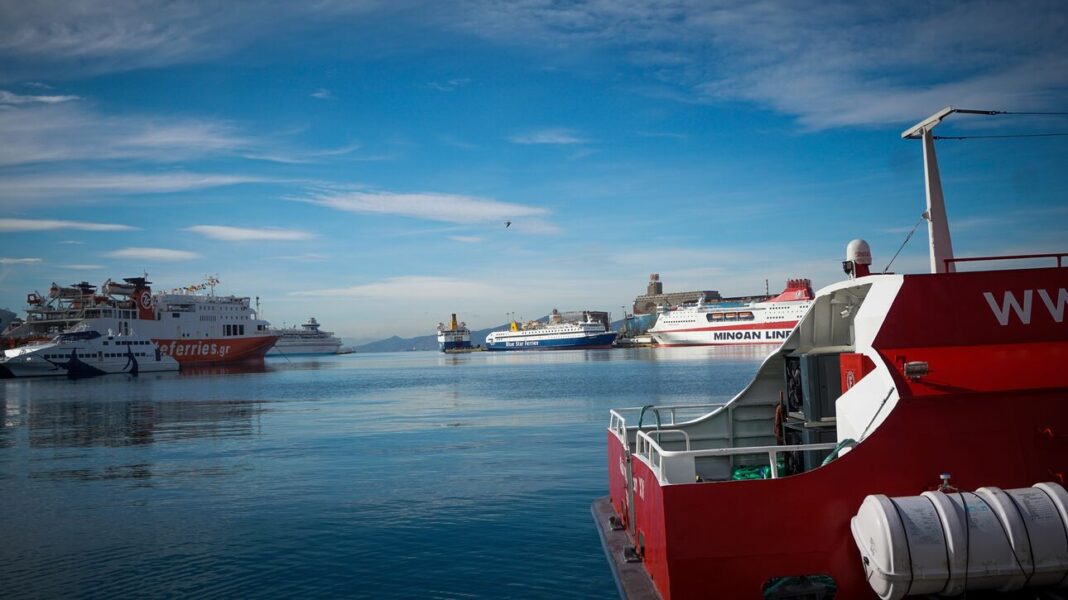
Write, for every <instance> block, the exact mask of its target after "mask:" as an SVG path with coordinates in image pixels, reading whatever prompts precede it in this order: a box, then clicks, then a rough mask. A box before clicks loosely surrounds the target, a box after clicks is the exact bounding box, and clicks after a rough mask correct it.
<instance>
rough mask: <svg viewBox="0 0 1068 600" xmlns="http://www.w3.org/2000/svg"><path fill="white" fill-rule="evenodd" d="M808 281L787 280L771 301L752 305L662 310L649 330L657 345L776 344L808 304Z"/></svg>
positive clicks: (721, 304)
mask: <svg viewBox="0 0 1068 600" xmlns="http://www.w3.org/2000/svg"><path fill="white" fill-rule="evenodd" d="M812 298H813V293H812V284H811V282H810V281H809V280H808V279H791V280H789V281H788V282H787V285H786V289H785V290H784V291H783V292H782V293H781V294H779V295H778V296H776V297H774V298H768V299H766V300H762V301H755V302H731V301H724V302H715V303H705V302H698V303H697V304H695V305H691V306H682V307H679V308H676V309H674V310H664V311H662V312H660V314H659V315H658V317H657V320H656V324H655V325H654V326H653V327H652V329H650V330H649V332H648V333H649V334H650V335H651V336H652V338H653V340H654V341H656V343H657V344H659V345H661V346H718V345H739V344H780V343H782V341H783V340H785V339H786V338H787V337H788V336H789V335H790V332H791V331H792V330H793V328H794V326H795V325H797V322H798V321H800V320H801V317H803V316H804V315H805V311H807V310H808V307H809V305H811V304H812Z"/></svg>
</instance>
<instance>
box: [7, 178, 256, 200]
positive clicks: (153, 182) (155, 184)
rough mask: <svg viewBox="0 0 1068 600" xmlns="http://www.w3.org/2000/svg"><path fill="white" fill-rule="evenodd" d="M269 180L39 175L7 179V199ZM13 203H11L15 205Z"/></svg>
mask: <svg viewBox="0 0 1068 600" xmlns="http://www.w3.org/2000/svg"><path fill="white" fill-rule="evenodd" d="M265 181H269V180H267V179H264V178H262V177H256V176H249V175H211V174H205V173H159V174H152V173H103V172H98V173H62V174H58V173H56V174H48V173H38V174H32V175H16V176H10V177H5V178H3V185H0V206H2V205H3V204H4V202H3V201H4V200H9V201H14V202H18V203H20V204H22V203H24V201H25V200H27V199H38V198H70V197H74V198H77V199H79V200H80V199H83V198H89V197H92V196H94V195H102V194H108V195H116V194H160V193H170V192H182V191H188V190H198V189H205V188H212V187H220V186H228V185H238V184H244V183H262V182H265ZM11 203H12V202H7V204H11Z"/></svg>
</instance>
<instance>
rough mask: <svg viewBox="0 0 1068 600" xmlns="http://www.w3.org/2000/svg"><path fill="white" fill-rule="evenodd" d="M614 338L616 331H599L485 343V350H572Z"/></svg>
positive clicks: (603, 343)
mask: <svg viewBox="0 0 1068 600" xmlns="http://www.w3.org/2000/svg"><path fill="white" fill-rule="evenodd" d="M615 339H616V332H614V331H610V332H608V333H600V334H597V335H592V336H589V337H579V338H561V339H551V338H550V339H537V338H534V339H518V340H508V341H504V342H494V343H492V344H490V343H487V344H486V350H572V349H576V350H577V349H582V348H591V347H598V346H602V347H607V346H611V345H612V341H613V340H615Z"/></svg>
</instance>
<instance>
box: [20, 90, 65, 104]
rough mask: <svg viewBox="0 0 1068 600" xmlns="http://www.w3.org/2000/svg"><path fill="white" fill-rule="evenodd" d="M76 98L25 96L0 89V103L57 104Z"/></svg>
mask: <svg viewBox="0 0 1068 600" xmlns="http://www.w3.org/2000/svg"><path fill="white" fill-rule="evenodd" d="M78 99H79V98H78V97H77V96H26V95H22V94H15V93H13V92H7V91H4V90H0V104H59V103H61V102H70V101H72V100H78Z"/></svg>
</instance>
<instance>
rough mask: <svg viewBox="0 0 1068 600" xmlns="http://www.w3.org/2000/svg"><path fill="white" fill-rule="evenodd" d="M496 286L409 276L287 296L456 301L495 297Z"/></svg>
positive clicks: (460, 280) (497, 288) (458, 280)
mask: <svg viewBox="0 0 1068 600" xmlns="http://www.w3.org/2000/svg"><path fill="white" fill-rule="evenodd" d="M499 291H500V289H499V287H497V286H493V285H489V284H484V283H479V282H473V281H469V280H467V279H459V278H454V277H427V276H408V277H391V278H389V279H386V280H383V281H376V282H373V283H365V284H361V285H354V286H349V287H344V288H329V289H321V290H303V291H298V292H290V293H289V295H290V296H314V297H352V298H368V299H375V300H384V299H388V298H434V299H436V300H458V299H468V298H478V297H480V296H486V295H491V294H492V295H496V294H497V293H499Z"/></svg>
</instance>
